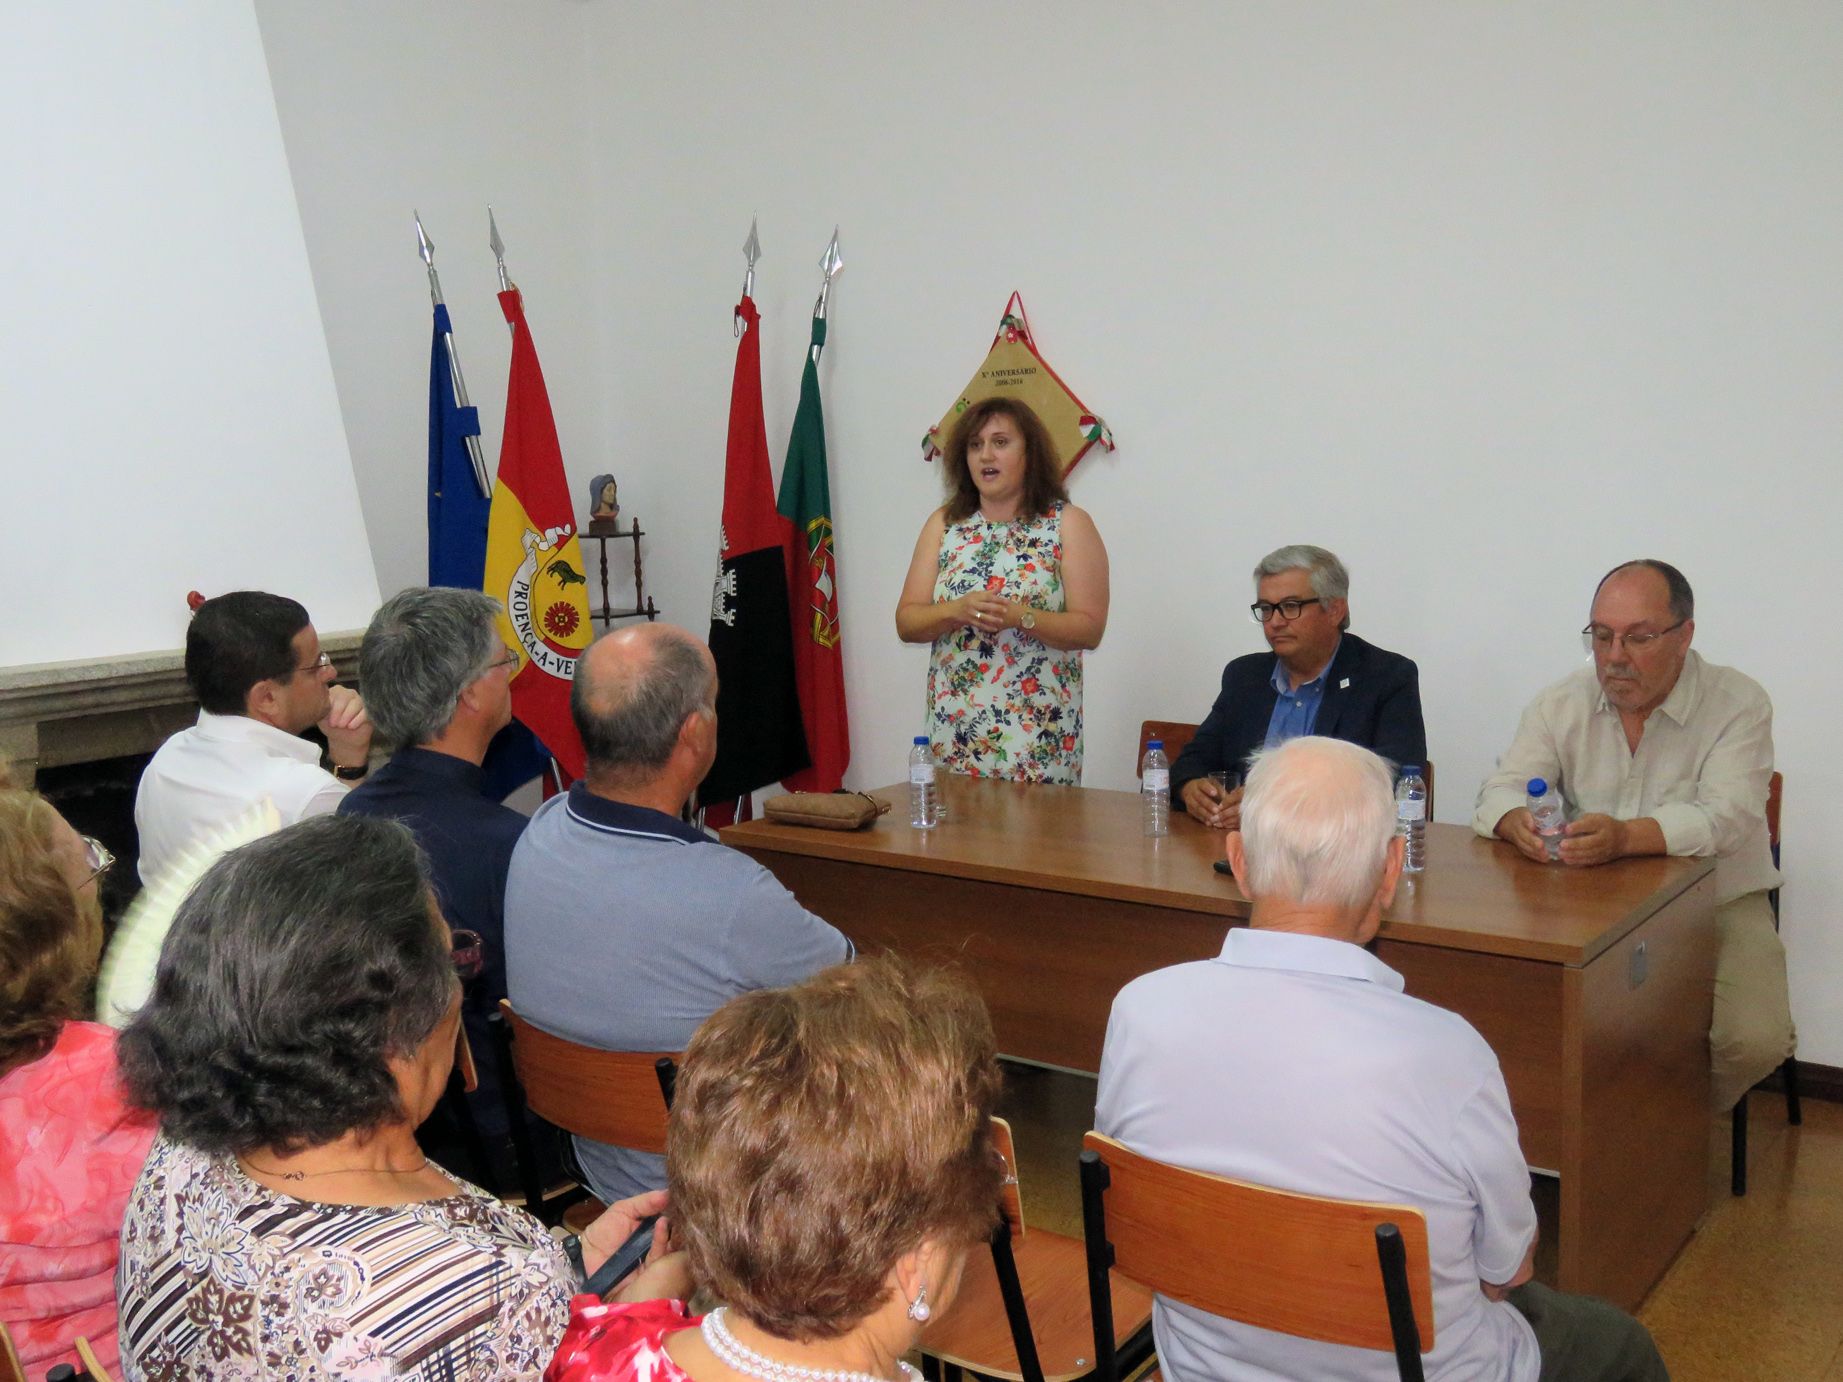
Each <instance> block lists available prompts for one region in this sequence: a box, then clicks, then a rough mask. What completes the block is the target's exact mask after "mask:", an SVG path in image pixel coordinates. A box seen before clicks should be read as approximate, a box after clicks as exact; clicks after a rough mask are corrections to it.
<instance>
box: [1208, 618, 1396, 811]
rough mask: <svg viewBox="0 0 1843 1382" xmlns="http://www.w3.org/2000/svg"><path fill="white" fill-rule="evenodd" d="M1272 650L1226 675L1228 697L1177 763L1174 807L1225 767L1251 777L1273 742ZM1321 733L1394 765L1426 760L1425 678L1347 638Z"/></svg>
mask: <svg viewBox="0 0 1843 1382" xmlns="http://www.w3.org/2000/svg"><path fill="white" fill-rule="evenodd" d="M1279 660H1280V659H1279V657H1278V655H1277V654H1275V653H1272V652H1266V653H1250V654H1249V655H1248V656H1247V657H1238V658H1236V659H1235V661H1233V662H1231V663H1230V664H1229V665H1228V666H1227V667H1224V668H1223V669H1222V693H1221V694H1220V695H1218V696H1217V697H1216V703H1215V705H1213V706H1211V707H1210V712H1209V718H1208V719H1206V720H1205V721H1204V722H1203V723H1202V724H1201V725H1199V726H1198V727H1197V735H1196V738H1194V739H1192V740H1191V741H1190V743H1189V744H1187V745H1185V747H1184V751H1183V752H1182V753H1181V754H1179V755H1178V759H1177V762H1176V763H1173V764H1172V765H1171V801H1172V804H1173V805H1174V806H1175V805H1176V804H1177V801H1178V797H1179V794H1180V793H1181V792H1182V791H1183V790H1184V784H1185V783H1187V782H1191V781H1194V780H1195V779H1197V778H1199V777H1203V776H1206V775H1207V774H1209V773H1212V772H1216V771H1219V770H1222V769H1232V770H1233V771H1235V772H1238V773H1239V772H1245V771H1246V769H1247V762H1248V756H1249V755H1250V754H1252V753H1253V752H1254V751H1255V750H1256V749H1258V748H1260V747H1261V745H1262V744H1264V743H1266V742H1267V722H1268V721H1269V720H1271V719H1272V718H1273V703H1274V701H1275V699H1277V694H1278V693H1276V692H1275V691H1274V689H1273V669H1274V665H1275V664H1276V663H1277V662H1278V661H1279ZM1312 732H1313V733H1314V734H1320V735H1323V736H1324V737H1326V738H1328V739H1344V740H1348V741H1349V742H1350V743H1353V744H1361V745H1363V747H1364V748H1366V749H1374V750H1375V751H1376V752H1377V753H1379V754H1381V755H1382V756H1383V757H1384V758H1386V759H1388V760H1389V761H1390V762H1392V763H1396V764H1401V763H1420V764H1424V763H1426V761H1427V730H1426V727H1425V726H1424V725H1423V724H1422V723H1421V674H1420V669H1419V668H1417V667H1416V666H1415V665H1414V663H1413V662H1412V661H1410V660H1409V659H1408V658H1405V657H1403V656H1402V655H1401V654H1400V653H1391V652H1389V651H1387V650H1386V649H1383V648H1378V647H1376V646H1375V645H1374V644H1373V643H1365V642H1364V641H1363V640H1362V639H1361V638H1358V637H1357V636H1356V635H1355V634H1354V633H1349V632H1346V633H1345V634H1344V639H1343V642H1341V643H1339V644H1338V649H1337V656H1336V657H1334V658H1332V659H1331V670H1330V672H1329V673H1328V674H1327V675H1326V677H1325V698H1324V700H1322V701H1321V702H1320V703H1319V706H1318V723H1317V725H1316V726H1315V727H1314V729H1313V731H1312Z"/></svg>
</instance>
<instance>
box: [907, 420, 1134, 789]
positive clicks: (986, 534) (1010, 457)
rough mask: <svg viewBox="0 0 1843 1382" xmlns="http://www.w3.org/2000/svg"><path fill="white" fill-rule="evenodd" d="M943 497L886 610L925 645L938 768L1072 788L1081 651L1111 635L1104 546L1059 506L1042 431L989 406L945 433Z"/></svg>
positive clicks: (1070, 510)
mask: <svg viewBox="0 0 1843 1382" xmlns="http://www.w3.org/2000/svg"><path fill="white" fill-rule="evenodd" d="M945 464H946V480H947V485H948V488H949V491H950V493H949V496H948V500H947V502H946V503H945V504H944V505H942V506H941V507H940V508H938V509H936V510H935V511H934V513H933V515H932V516H930V517H929V519H928V521H927V522H926V523H925V524H923V525H922V531H921V537H920V539H919V540H918V541H917V542H916V544H915V557H914V560H913V561H911V562H910V563H909V577H908V580H907V581H906V582H905V583H904V585H903V588H902V602H901V603H900V604H898V605H897V606H896V633H897V636H898V637H900V638H901V639H902V640H903V642H905V643H932V644H933V645H934V651H933V654H932V656H931V657H930V658H929V661H928V729H929V739H930V741H931V742H932V745H933V749H934V756H935V761H936V762H938V763H940V764H941V765H942V766H944V767H946V768H948V769H949V770H951V771H953V772H956V773H966V774H968V775H969V776H972V777H1007V778H1013V779H1016V780H1018V781H1022V782H1053V783H1063V784H1067V785H1076V784H1079V783H1080V782H1081V756H1082V725H1081V670H1082V668H1081V655H1082V650H1083V649H1085V648H1094V647H1098V646H1100V642H1101V635H1102V634H1103V633H1105V632H1106V630H1107V598H1108V592H1107V549H1106V547H1104V546H1103V545H1102V543H1101V535H1100V533H1099V532H1097V531H1096V529H1095V526H1094V520H1093V519H1091V518H1089V517H1088V515H1087V514H1086V513H1084V512H1082V510H1080V509H1078V508H1076V507H1075V505H1073V504H1071V503H1070V502H1069V493H1068V490H1067V489H1065V488H1064V487H1063V483H1062V466H1061V463H1060V461H1059V459H1058V457H1057V455H1056V444H1055V442H1053V441H1052V440H1051V439H1050V435H1049V429H1048V428H1046V427H1045V426H1044V425H1043V423H1042V421H1041V420H1040V419H1039V418H1038V417H1037V415H1036V414H1035V413H1033V412H1032V411H1031V410H1030V408H1029V407H1028V406H1027V405H1025V404H1024V403H1023V402H1021V401H1019V400H1018V399H1015V398H1003V397H997V398H987V399H983V400H981V401H980V402H978V403H975V404H974V405H973V406H972V407H970V408H968V409H967V410H966V411H965V412H964V413H962V414H960V417H959V419H958V420H957V421H956V422H955V423H954V426H953V431H952V432H951V433H949V435H948V438H947V447H946V454H945Z"/></svg>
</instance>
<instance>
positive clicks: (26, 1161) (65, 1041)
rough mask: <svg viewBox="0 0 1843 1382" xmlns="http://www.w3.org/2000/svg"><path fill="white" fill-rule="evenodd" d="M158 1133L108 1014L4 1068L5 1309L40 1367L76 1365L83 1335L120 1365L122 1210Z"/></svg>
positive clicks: (3, 1314)
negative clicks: (121, 1071) (132, 1083)
mask: <svg viewBox="0 0 1843 1382" xmlns="http://www.w3.org/2000/svg"><path fill="white" fill-rule="evenodd" d="M153 1140H154V1122H153V1118H152V1117H151V1116H150V1115H148V1114H145V1113H141V1112H139V1111H137V1110H135V1109H132V1108H130V1107H129V1106H128V1104H127V1102H126V1101H125V1100H124V1098H123V1097H122V1089H121V1081H120V1078H119V1077H118V1076H117V1074H116V1068H115V1032H114V1030H113V1029H112V1028H109V1027H105V1026H103V1025H102V1024H101V1023H99V1022H66V1023H65V1024H64V1026H63V1029H62V1030H61V1031H60V1032H59V1033H58V1039H57V1043H56V1045H54V1046H53V1047H52V1048H51V1050H49V1051H48V1052H46V1053H45V1054H44V1055H42V1056H40V1057H39V1058H38V1059H37V1060H35V1061H32V1062H31V1063H29V1064H27V1065H22V1066H20V1067H19V1068H18V1069H17V1070H9V1071H8V1072H7V1074H6V1078H4V1079H0V1320H4V1321H5V1322H6V1327H7V1329H8V1330H9V1331H11V1333H12V1335H13V1341H14V1343H15V1344H17V1345H18V1348H19V1357H20V1361H21V1362H22V1363H24V1364H25V1366H26V1371H27V1372H28V1373H29V1374H30V1375H31V1376H33V1377H42V1376H44V1374H45V1372H46V1370H47V1369H49V1368H52V1367H55V1366H56V1365H57V1364H59V1363H69V1364H71V1365H72V1366H76V1365H77V1364H78V1361H79V1360H78V1358H77V1355H76V1352H75V1348H74V1344H75V1342H76V1338H77V1336H78V1335H79V1334H81V1335H83V1336H84V1337H85V1338H87V1339H88V1340H89V1341H90V1346H91V1347H92V1348H94V1349H95V1350H96V1360H97V1361H98V1362H99V1363H101V1364H102V1365H103V1366H104V1367H105V1368H109V1369H111V1370H113V1369H114V1367H115V1366H116V1356H115V1258H116V1253H117V1250H118V1243H119V1241H120V1236H121V1229H122V1211H123V1210H124V1209H126V1208H127V1205H128V1192H129V1190H130V1189H131V1188H132V1187H133V1185H134V1178H135V1177H136V1176H137V1175H139V1174H140V1171H141V1163H142V1162H143V1161H145V1160H146V1159H147V1147H148V1144H149V1143H151V1142H152V1141H153Z"/></svg>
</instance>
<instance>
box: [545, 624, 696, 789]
mask: <svg viewBox="0 0 1843 1382" xmlns="http://www.w3.org/2000/svg"><path fill="white" fill-rule="evenodd" d="M592 665H593V663H592V660H591V659H590V658H589V656H588V655H587V654H586V653H585V654H584V655H583V656H581V657H579V658H577V659H576V679H575V681H574V682H573V683H572V684H571V686H570V717H571V718H572V719H573V720H575V722H576V732H577V733H578V734H580V735H581V736H582V751H583V756H584V757H585V758H586V759H587V760H588V767H589V771H590V772H591V773H594V774H595V775H596V776H598V777H613V778H616V779H624V780H626V781H629V782H647V781H651V780H652V779H653V778H654V777H657V776H658V775H659V773H660V772H661V771H663V770H664V768H665V766H666V764H667V763H668V762H670V761H671V758H672V750H673V748H674V747H675V746H676V745H677V743H678V731H679V728H680V726H682V725H683V724H684V723H685V718H686V716H688V715H691V714H692V713H694V712H696V711H700V710H704V711H709V710H711V709H712V705H711V699H712V685H713V683H714V682H715V681H716V676H715V674H714V673H713V672H712V671H711V669H710V664H709V663H708V662H707V661H706V660H705V657H704V649H703V648H702V647H701V646H700V645H699V643H698V641H697V640H696V639H695V638H693V637H692V636H691V635H690V634H688V633H684V632H683V631H681V630H677V629H665V628H663V627H662V628H661V631H660V636H659V637H657V638H655V639H653V640H652V642H651V643H650V645H648V647H647V655H646V657H645V659H644V660H641V659H639V658H635V659H634V660H633V661H631V662H629V663H627V664H625V665H623V666H621V667H620V668H619V669H617V670H615V671H614V672H613V673H612V674H611V675H610V674H609V673H608V672H606V671H604V672H600V673H597V672H595V671H593V670H591V668H592Z"/></svg>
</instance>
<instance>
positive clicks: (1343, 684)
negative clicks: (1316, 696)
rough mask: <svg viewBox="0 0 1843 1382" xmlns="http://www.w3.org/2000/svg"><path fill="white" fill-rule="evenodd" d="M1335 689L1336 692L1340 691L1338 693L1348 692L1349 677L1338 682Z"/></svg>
mask: <svg viewBox="0 0 1843 1382" xmlns="http://www.w3.org/2000/svg"><path fill="white" fill-rule="evenodd" d="M1337 689H1338V690H1340V691H1348V690H1350V678H1349V677H1345V678H1344V679H1343V680H1342V681H1340V682H1339V683H1338V684H1337Z"/></svg>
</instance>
